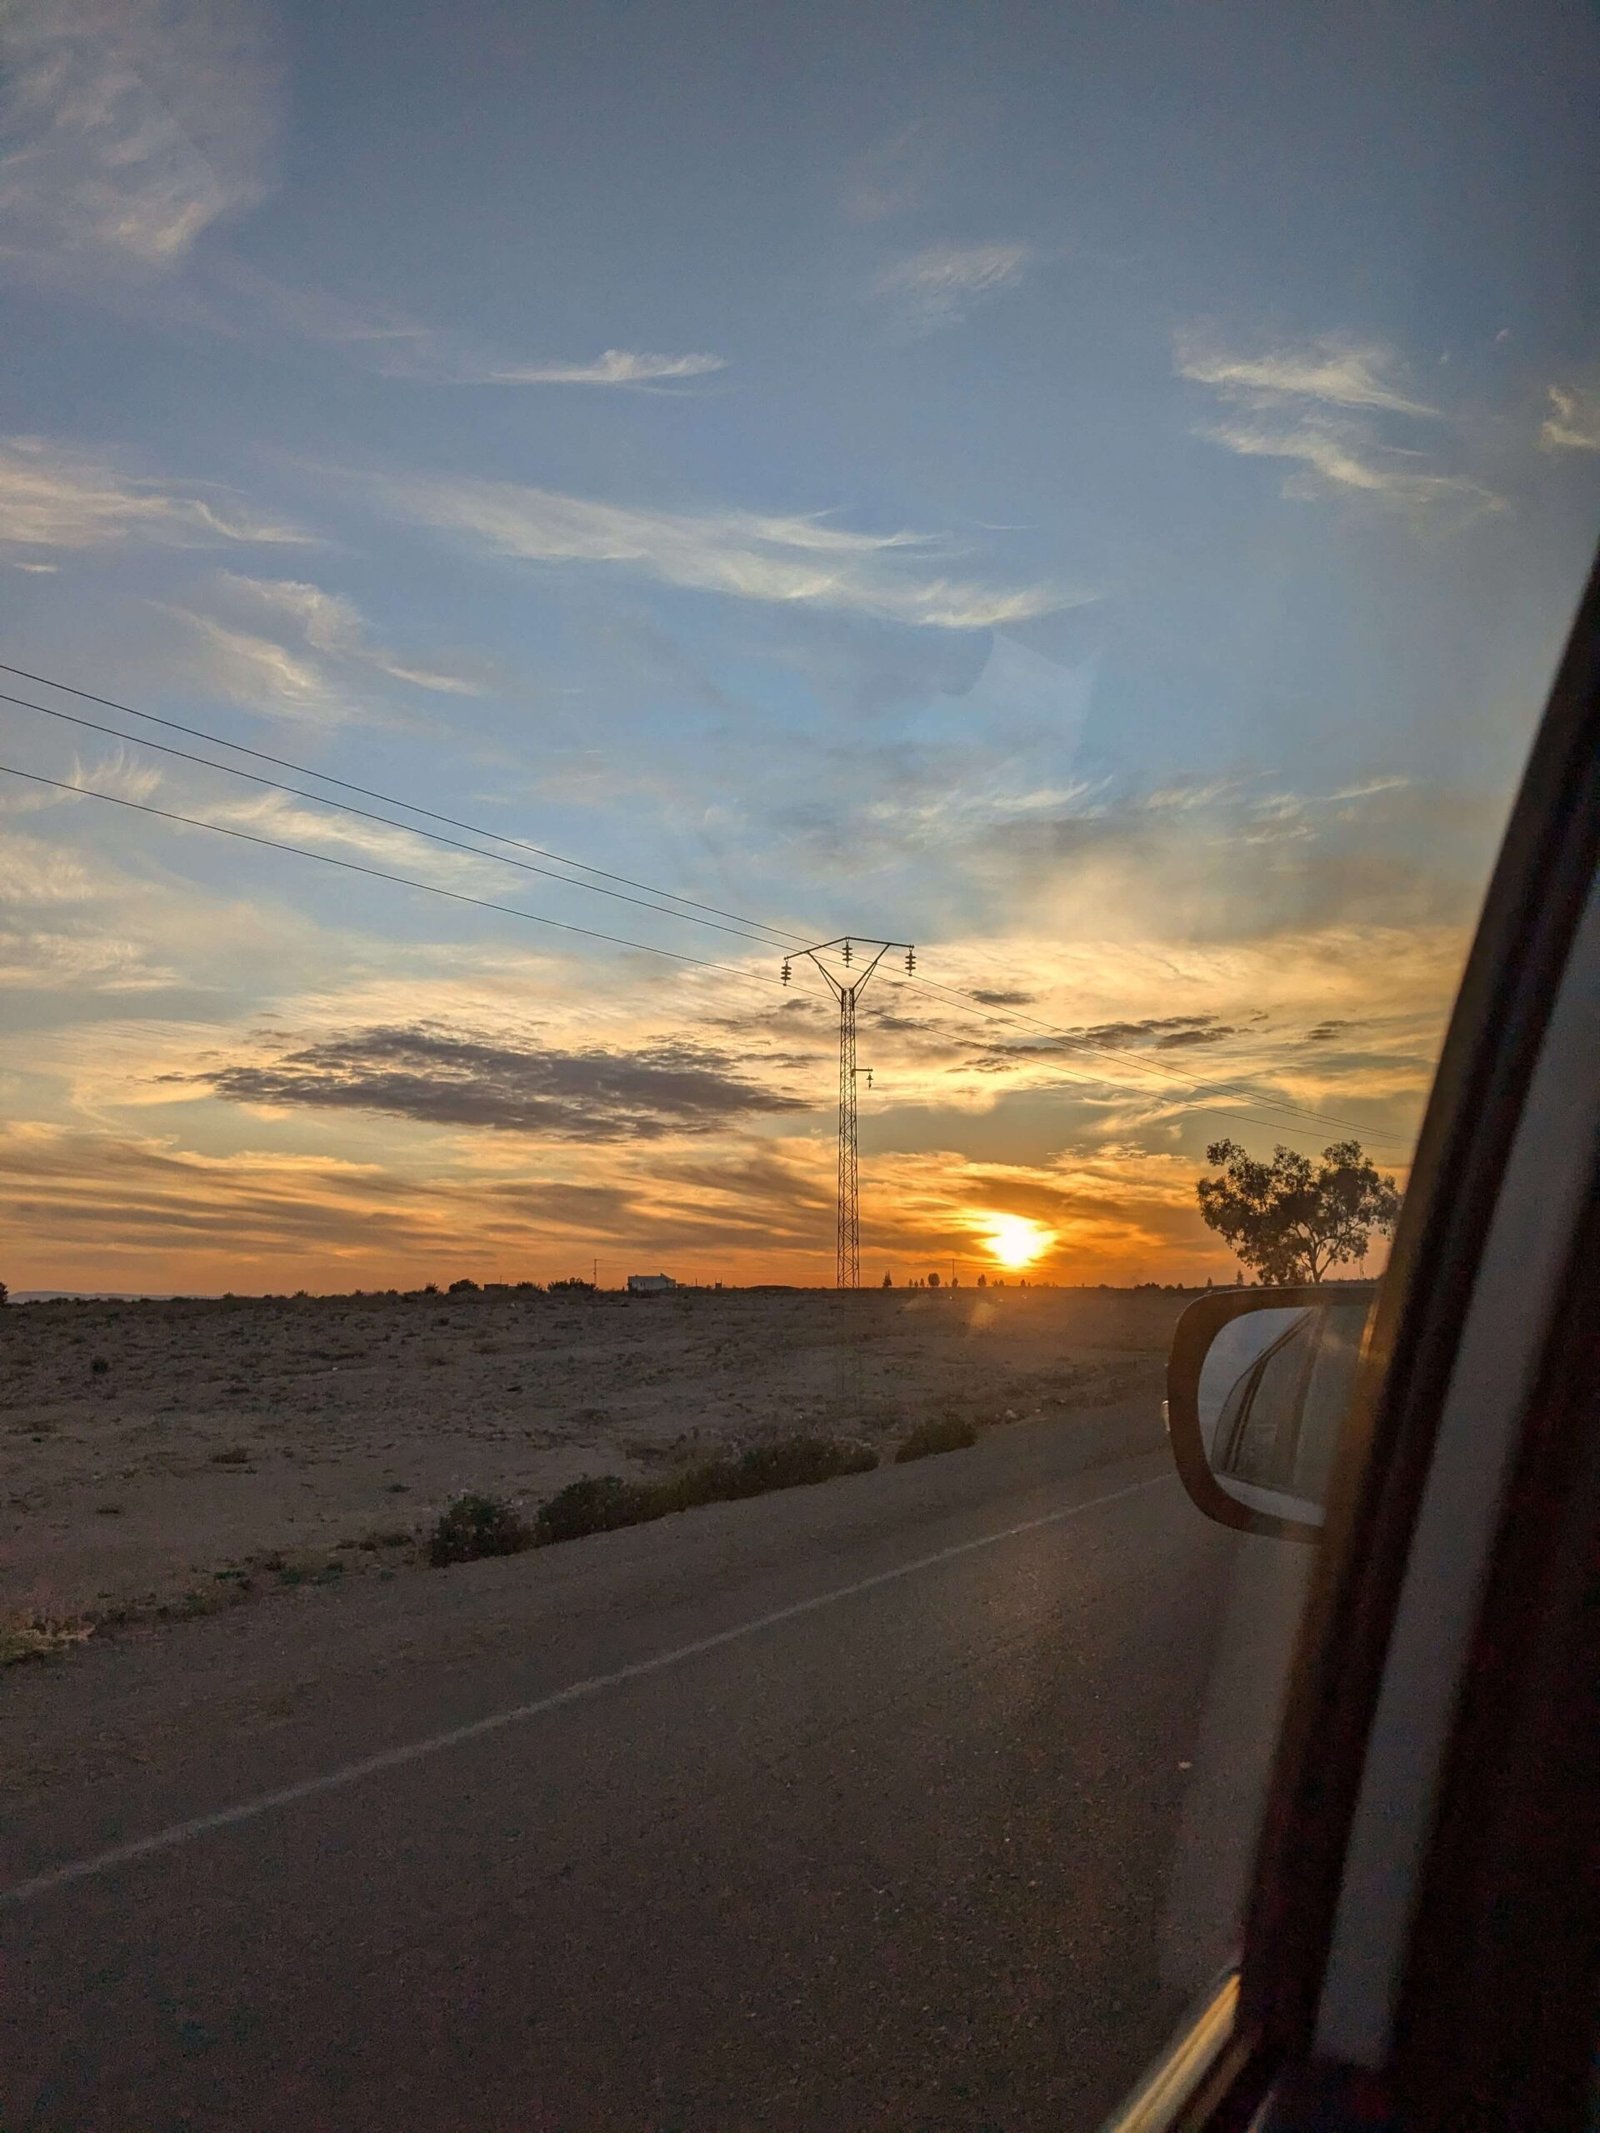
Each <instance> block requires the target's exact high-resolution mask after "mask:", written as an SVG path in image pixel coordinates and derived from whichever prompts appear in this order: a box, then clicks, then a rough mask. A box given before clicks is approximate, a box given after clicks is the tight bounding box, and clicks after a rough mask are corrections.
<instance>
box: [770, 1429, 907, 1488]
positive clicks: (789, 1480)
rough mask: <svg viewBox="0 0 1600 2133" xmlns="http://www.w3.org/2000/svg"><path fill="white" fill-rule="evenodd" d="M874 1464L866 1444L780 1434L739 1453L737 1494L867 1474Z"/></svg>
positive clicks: (873, 1455)
mask: <svg viewBox="0 0 1600 2133" xmlns="http://www.w3.org/2000/svg"><path fill="white" fill-rule="evenodd" d="M877 1463H878V1455H877V1453H876V1452H875V1451H874V1450H873V1449H872V1447H871V1445H870V1444H857V1443H854V1442H852V1441H851V1440H850V1439H849V1438H845V1437H780V1438H779V1439H778V1440H777V1442H776V1443H774V1444H752V1445H751V1446H750V1448H749V1450H748V1451H746V1452H742V1453H741V1454H740V1456H739V1461H738V1467H737V1473H738V1488H737V1491H736V1493H737V1494H738V1495H740V1496H762V1495H765V1493H766V1492H767V1490H768V1489H803V1488H808V1487H810V1485H811V1484H812V1483H813V1482H817V1481H832V1480H833V1478H834V1477H835V1475H838V1474H868V1473H870V1472H871V1471H872V1469H873V1468H874V1467H875V1466H876V1465H877Z"/></svg>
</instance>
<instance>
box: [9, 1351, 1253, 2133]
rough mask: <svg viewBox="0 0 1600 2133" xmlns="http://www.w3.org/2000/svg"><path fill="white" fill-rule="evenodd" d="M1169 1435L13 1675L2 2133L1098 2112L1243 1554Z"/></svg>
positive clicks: (1034, 1446)
mask: <svg viewBox="0 0 1600 2133" xmlns="http://www.w3.org/2000/svg"><path fill="white" fill-rule="evenodd" d="M1150 1413H1151V1405H1150V1401H1149V1396H1148V1394H1145V1395H1143V1396H1142V1397H1141V1400H1140V1401H1139V1402H1137V1403H1129V1404H1128V1406H1126V1407H1125V1408H1123V1409H1119V1410H1107V1411H1105V1412H1103V1413H1101V1414H1100V1415H1098V1416H1090V1417H1084V1418H1079V1419H1077V1420H1069V1421H1064V1422H1052V1423H1048V1424H1028V1425H1022V1426H1019V1427H1018V1428H1015V1429H1013V1430H1010V1431H1007V1432H1004V1433H1003V1434H997V1435H996V1436H994V1437H993V1438H991V1439H989V1440H987V1441H986V1442H985V1443H983V1444H982V1445H980V1446H979V1447H978V1448H977V1449H976V1450H975V1451H972V1452H969V1453H963V1454H960V1455H958V1456H955V1457H951V1458H946V1459H938V1460H930V1461H928V1462H926V1463H925V1464H923V1465H920V1466H916V1467H911V1468H902V1469H889V1470H886V1471H882V1472H880V1473H878V1474H875V1475H870V1476H866V1477H862V1478H860V1479H857V1480H852V1481H847V1482H839V1483H831V1484H829V1485H827V1486H826V1487H824V1488H821V1489H814V1490H803V1491H796V1492H793V1493H791V1494H788V1495H785V1496H778V1497H771V1498H765V1499H762V1500H760V1501H758V1502H755V1503H749V1504H739V1505H727V1506H719V1507H716V1508H713V1509H710V1510H707V1511H704V1512H701V1513H696V1514H694V1515H692V1516H691V1517H689V1518H684V1519H677V1520H672V1521H668V1522H666V1523H664V1524H662V1525H659V1526H654V1527H647V1528H641V1529H638V1530H636V1531H634V1532H629V1533H618V1534H611V1535H606V1536H603V1537H601V1538H599V1539H596V1540H592V1541H587V1542H582V1543H579V1544H577V1545H575V1546H572V1547H569V1548H564V1549H554V1550H549V1551H546V1552H542V1553H540V1554H538V1555H536V1556H532V1557H522V1558H518V1559H515V1560H512V1561H509V1562H500V1563H485V1564H474V1565H471V1566H468V1567H467V1568H464V1569H461V1570H458V1571H452V1572H450V1573H448V1574H441V1575H438V1576H431V1575H430V1576H426V1577H424V1576H416V1577H411V1578H404V1579H401V1580H398V1581H396V1582H395V1583H394V1584H391V1585H375V1584H373V1585H367V1586H365V1587H363V1588H361V1589H355V1590H351V1591H349V1592H345V1593H321V1592H318V1593H307V1594H304V1595H295V1596H286V1597H285V1598H283V1599H282V1600H277V1601H273V1602H269V1603H264V1604H262V1605H260V1606H257V1607H250V1608H244V1609H240V1610H238V1611H237V1612H236V1613H234V1614H231V1615H228V1616H225V1617H220V1618H217V1619H214V1620H211V1621H205V1622H198V1623H193V1624H186V1625H182V1626H178V1627H174V1628H173V1629H171V1630H169V1631H167V1632H165V1633H163V1634H162V1635H160V1636H158V1637H154V1638H151V1639H149V1640H148V1641H145V1642H136V1643H123V1644H121V1645H119V1646H115V1647H108V1648H106V1649H104V1650H101V1651H99V1652H96V1651H94V1650H93V1649H92V1648H91V1649H90V1650H88V1651H86V1653H85V1654H84V1658H83V1662H82V1664H81V1665H78V1666H75V1667H72V1668H70V1669H63V1670H60V1671H57V1672H55V1673H53V1674H48V1675H47V1674H46V1673H45V1672H44V1671H43V1670H39V1671H36V1672H34V1673H32V1674H31V1675H24V1674H20V1673H19V1674H14V1675H12V1676H11V1682H12V1683H15V1685H16V1687H15V1690H14V1691H13V1690H12V1689H11V1688H10V1687H9V1686H8V1689H7V1692H6V1693H7V1699H8V1709H7V1712H6V1723H5V1733H6V1747H5V1751H4V1753H5V1760H6V1765H7V1767H8V1770H9V1771H10V1773H11V1776H12V1780H13V1787H14V1789H13V1791H12V1793H11V1795H10V1797H9V1799H8V1800H7V1802H6V1809H7V1811H6V1814H5V1825H4V1830H3V1834H0V1885H3V1886H4V1887H5V1888H6V1889H8V1890H11V1891H13V1892H18V1893H17V1894H15V1895H14V1897H13V1899H12V1900H8V1901H5V1902H3V1903H0V1956H3V1960H4V1963H5V1973H4V1976H5V1997H4V2008H3V2014H0V2126H3V2127H4V2128H5V2133H21V2129H23V2128H45V2127H48V2128H52V2129H56V2128H60V2129H66V2128H71V2129H74V2133H88V2129H92V2128H108V2129H111V2128H114V2129H116V2133H133V2129H138V2133H162V2129H166V2128H177V2127H195V2128H201V2127H204V2128H208V2129H212V2128H240V2129H246V2128H248V2129H250V2133H276V2129H278V2128H285V2129H288V2128H294V2129H295V2133H309V2129H321V2128H329V2129H332V2128H339V2129H341V2133H342V2129H349V2128H357V2127H360V2128H365V2127H382V2128H386V2129H387V2128H397V2129H398V2128H406V2129H408V2133H435V2129H445V2128H449V2129H452V2133H454V2129H463V2133H464V2129H468V2128H471V2129H473V2133H494V2129H500V2128H505V2129H511V2128H518V2129H542V2128H561V2129H563V2133H565V2129H569V2128H570V2129H584V2128H590V2127H596V2128H599V2127H608V2128H609V2127H621V2128H640V2129H643V2128H654V2129H668V2128H673V2129H683V2133H691V2129H696V2133H698V2129H705V2128H717V2129H722V2128H744V2127H751V2128H763V2129H765V2128H789V2127H794V2128H801V2127H805V2128H826V2129H830V2133H832V2129H840V2128H851V2129H853V2128H866V2127H885V2128H888V2127H894V2128H903V2127H952V2128H954V2127H962V2128H967V2127H974V2128H975V2127H1006V2128H1013V2127H1017V2128H1021V2127H1033V2126H1047V2125H1048V2126H1052V2127H1058V2126H1072V2125H1078V2124H1092V2123H1093V2122H1094V2120H1095V2119H1096V2118H1097V2116H1098V2115H1099V2113H1100V2112H1101V2111H1102V2110H1104V2109H1105V2108H1106V2107H1108V2106H1109V2104H1110V2103H1112V2102H1113V2101H1115V2099H1116V2096H1117V2094H1118V2093H1119V2091H1120V2090H1121V2088H1122V2087H1123V2086H1124V2084H1125V2083H1126V2081H1127V2079H1128V2078H1129V2077H1130V2075H1131V2074H1132V2073H1133V2072H1134V2071H1135V2070H1136V2069H1137V2067H1138V2065H1139V2064H1140V2063H1141V2062H1142V2059H1143V2057H1144V2055H1145V2054H1146V2052H1147V2051H1148V2050H1149V2049H1150V2048H1151V2047H1152V2046H1153V2045H1154V2044H1155V2043H1156V2042H1158V2041H1159V2040H1160V2039H1161V2037H1162V2036H1163V2035H1164V2034H1165V2033H1166V2031H1167V2029H1168V2028H1169V2026H1170V2023H1171V2021H1172V2019H1173V2018H1174V2016H1175V2014H1176V2012H1177V2011H1178V2009H1179V2007H1180V2005H1181V2000H1182V1997H1183V1995H1182V1994H1181V1993H1180V1992H1179V1991H1177V1990H1176V1989H1175V1988H1174V1985H1173V1983H1172V1981H1171V1979H1170V1977H1168V1976H1164V1974H1163V1964H1162V1954H1161V1940H1162V1916H1161V1914H1162V1902H1163V1896H1164V1891H1165V1889H1166V1886H1167V1881H1168V1875H1169V1868H1170V1865H1171V1860H1172V1853H1173V1844H1174V1833H1175V1831H1176V1829H1177V1826H1178V1822H1179V1818H1180V1809H1181V1800H1182V1793H1183V1789H1184V1786H1185V1784H1186V1783H1187V1780H1186V1779H1185V1776H1184V1773H1183V1770H1182V1768H1181V1767H1180V1766H1181V1765H1183V1764H1185V1763H1187V1762H1189V1761H1191V1760H1192V1759H1193V1758H1194V1755H1195V1753H1196V1749H1195V1745H1194V1743H1195V1740H1196V1738H1197V1736H1198V1735H1199V1733H1200V1731H1201V1730H1202V1706H1203V1691H1204V1686H1205V1681H1206V1676H1207V1672H1208V1658H1209V1647H1210V1642H1211V1637H1212V1633H1213V1631H1214V1629H1215V1627H1216V1625H1217V1622H1218V1620H1219V1618H1220V1613H1221V1610H1222V1609H1223V1608H1224V1607H1225V1606H1226V1604H1227V1590H1228V1585H1229V1579H1230V1576H1231V1575H1232V1572H1231V1569H1230V1565H1231V1563H1232V1562H1233V1559H1234V1557H1235V1556H1236V1555H1237V1547H1236V1545H1235V1544H1233V1543H1231V1542H1230V1541H1229V1539H1228V1537H1227V1536H1224V1535H1222V1534H1220V1533H1219V1532H1218V1531H1217V1529H1214V1528H1210V1527H1207V1526H1206V1525H1205V1523H1204V1522H1203V1521H1202V1520H1201V1519H1199V1518H1198V1517H1197V1515H1196V1514H1195V1513H1194V1512H1193V1511H1192V1510H1191V1509H1190V1508H1189V1506H1188V1504H1187V1503H1186V1501H1185V1500H1184V1499H1183V1498H1182V1496H1181V1494H1180V1492H1179V1490H1178V1488H1177V1485H1176V1484H1175V1482H1173V1481H1172V1479H1171V1478H1170V1473H1169V1469H1168V1466H1167V1461H1166V1454H1165V1451H1164V1449H1163V1448H1162V1446H1161V1442H1160V1434H1159V1426H1157V1427H1156V1428H1155V1429H1154V1430H1152V1427H1151V1424H1150ZM1247 1545H1254V1544H1247ZM507 1713H511V1714H514V1715H512V1716H510V1717H507V1718H505V1722H503V1723H498V1724H494V1725H489V1726H486V1725H485V1724H484V1723H483V1722H484V1721H486V1720H489V1719H492V1718H500V1717H504V1714H507ZM451 1734H454V1735H456V1736H457V1737H455V1738H453V1739H450V1740H448V1741H445V1742H443V1743H442V1744H441V1739H440V1737H441V1736H444V1735H451ZM414 1751H415V1752H414ZM372 1758H386V1760H382V1761H381V1763H380V1765H379V1767H376V1768H369V1769H367V1770H365V1771H362V1770H360V1769H358V1768H354V1767H353V1766H357V1765H360V1764H361V1763H362V1762H363V1761H368V1760H370V1759H372ZM285 1789H288V1790H290V1791H291V1792H292V1794H293V1796H292V1797H291V1798H289V1799H287V1800H279V1801H277V1802H276V1803H271V1802H270V1801H269V1802H268V1803H267V1804H262V1802H263V1799H264V1796H270V1795H271V1794H273V1793H274V1792H281V1791H283V1790H285ZM240 1807H242V1808H243V1809H245V1810H246V1811H245V1812H243V1813H242V1814H239V1815H238V1816H236V1817H234V1818H232V1819H227V1818H226V1817H227V1816H228V1813H229V1811H230V1810H232V1809H235V1808H240ZM214 1817H222V1818H223V1819H220V1820H208V1819H207V1818H214ZM197 1824H198V1825H199V1826H196V1825H197ZM151 1836H156V1837H158V1838H160V1840H161V1841H160V1842H159V1843H158V1844H157V1845H156V1846H154V1847H153V1848H151V1849H148V1850H145V1851H143V1852H141V1853H140V1854H139V1855H138V1856H135V1857H131V1858H130V1857H122V1858H120V1859H118V1858H116V1857H112V1858H111V1859H109V1860H107V1859H105V1858H104V1856H103V1855H105V1854H106V1853H107V1852H108V1851H114V1850H115V1848H116V1847H119V1846H125V1845H127V1844H128V1843H129V1842H130V1841H132V1840H142V1839H144V1838H147V1837H151ZM97 1860H98V1861H100V1862H101V1863H99V1864H98V1865H97V1864H96V1863H95V1862H96V1861H97ZM85 1864H87V1865H88V1866H89V1867H90V1869H91V1870H90V1871H88V1872H83V1873H79V1874H77V1875H76V1877H75V1878H65V1879H61V1878H57V1879H52V1878H51V1877H52V1876H55V1875H57V1874H58V1872H59V1870H60V1869H62V1868H63V1867H80V1866H83V1865H85ZM30 1884H31V1887H30V1886H29V1885H30Z"/></svg>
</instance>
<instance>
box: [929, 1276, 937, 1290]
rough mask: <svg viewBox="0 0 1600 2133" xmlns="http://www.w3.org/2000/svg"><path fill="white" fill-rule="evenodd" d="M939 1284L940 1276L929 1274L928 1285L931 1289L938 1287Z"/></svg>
mask: <svg viewBox="0 0 1600 2133" xmlns="http://www.w3.org/2000/svg"><path fill="white" fill-rule="evenodd" d="M938 1286H939V1277H938V1275H937V1274H930V1275H929V1276H928V1287H929V1288H930V1289H936V1288H937V1287H938Z"/></svg>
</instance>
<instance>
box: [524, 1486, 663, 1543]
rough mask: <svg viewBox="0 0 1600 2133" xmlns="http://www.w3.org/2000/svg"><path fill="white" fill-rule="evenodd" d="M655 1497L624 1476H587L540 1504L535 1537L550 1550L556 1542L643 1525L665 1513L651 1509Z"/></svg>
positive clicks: (534, 1528) (559, 1490)
mask: <svg viewBox="0 0 1600 2133" xmlns="http://www.w3.org/2000/svg"><path fill="white" fill-rule="evenodd" d="M651 1494H652V1492H651V1491H649V1490H645V1489H641V1488H638V1487H636V1486H635V1484H634V1483H633V1482H631V1481H624V1480H623V1478H622V1476H621V1475H620V1474H585V1475H584V1477H583V1479H582V1480H581V1481H569V1482H568V1483H567V1486H566V1487H565V1488H564V1489H558V1490H557V1491H556V1493H555V1495H554V1496H552V1497H550V1498H549V1499H548V1501H547V1502H545V1503H543V1504H541V1505H540V1507H539V1511H538V1514H537V1515H536V1517H535V1519H534V1522H533V1530H534V1534H535V1536H536V1538H537V1540H538V1542H539V1545H540V1546H541V1547H548V1546H549V1545H550V1544H551V1543H552V1542H554V1541H568V1540H579V1539H581V1538H582V1536H583V1535H584V1534H585V1533H609V1532H611V1531H612V1530H613V1528H614V1527H617V1526H636V1525H639V1524H640V1523H642V1521H643V1520H644V1519H646V1518H652V1517H654V1518H659V1517H660V1516H661V1511H659V1510H655V1509H653V1508H650V1507H648V1506H649V1497H650V1495H651ZM665 1508H666V1507H665V1505H663V1506H662V1509H663V1510H664V1509H665Z"/></svg>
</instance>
